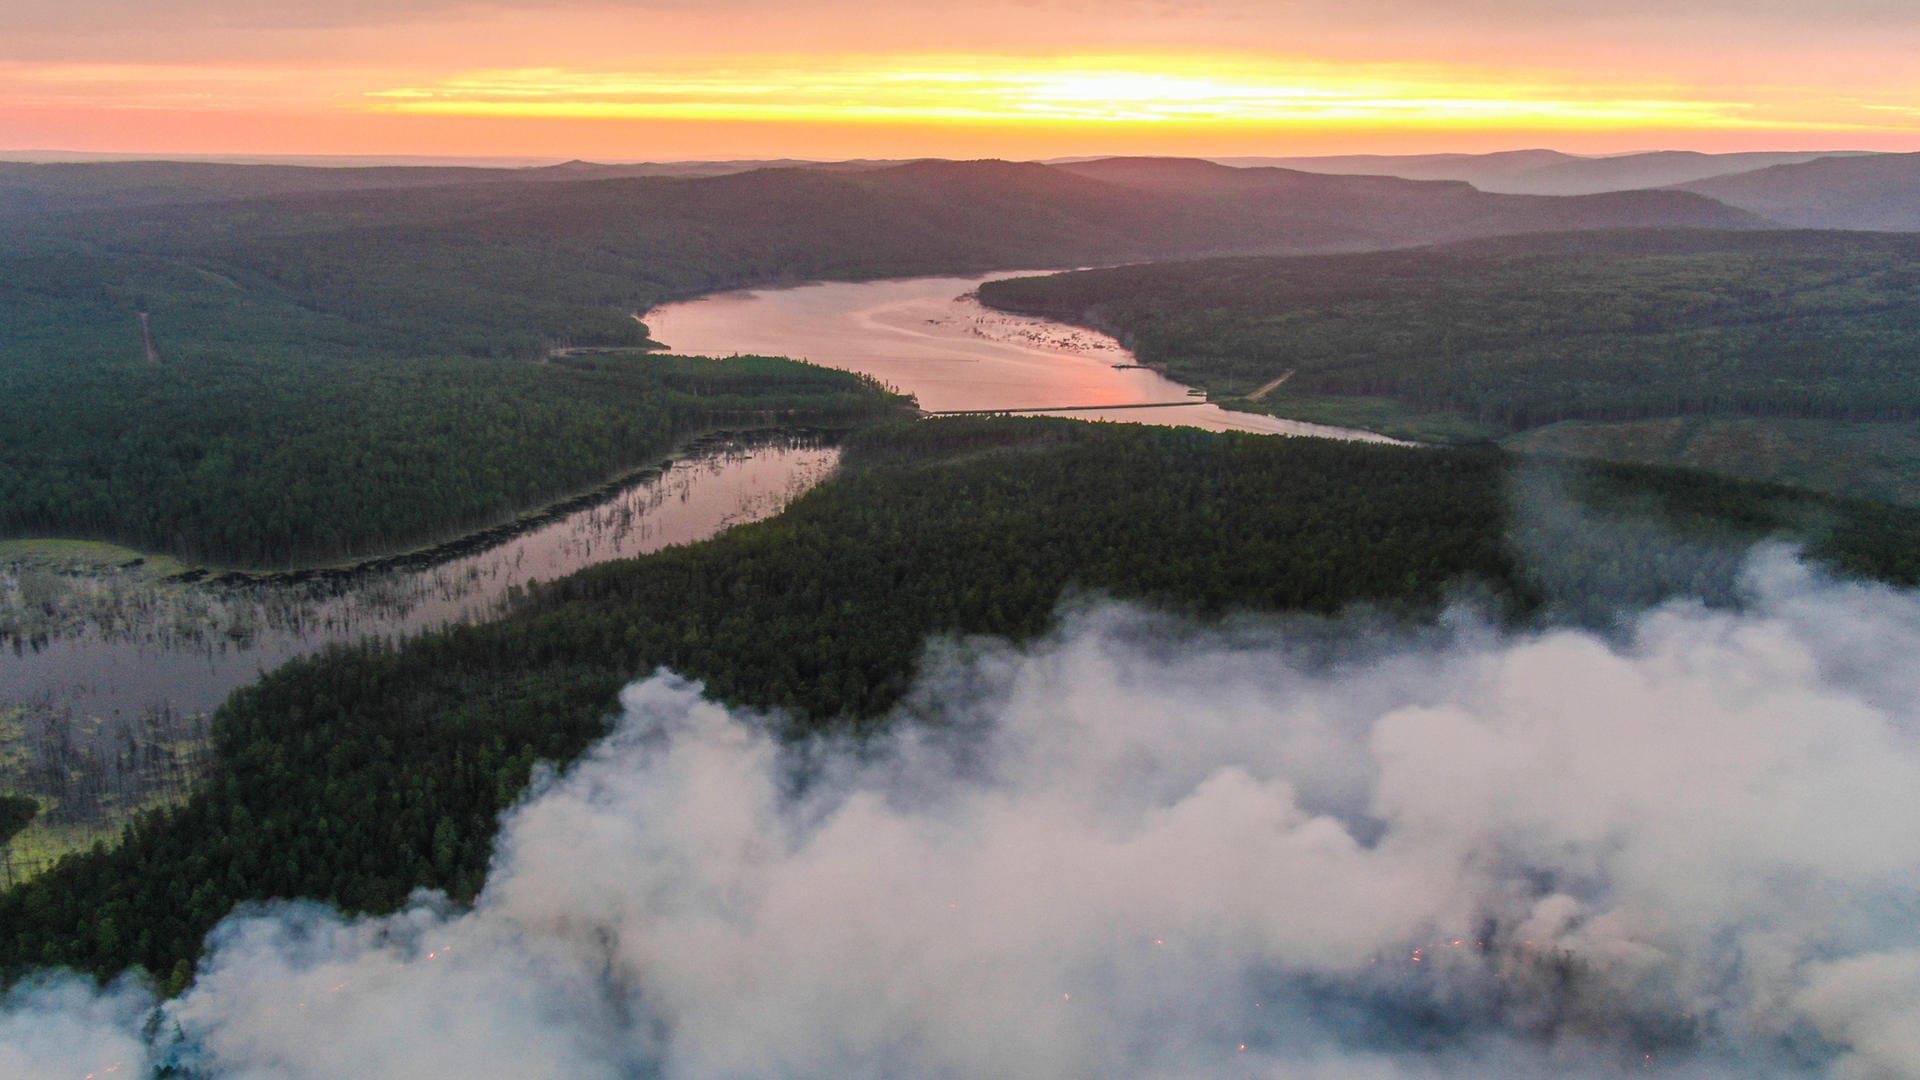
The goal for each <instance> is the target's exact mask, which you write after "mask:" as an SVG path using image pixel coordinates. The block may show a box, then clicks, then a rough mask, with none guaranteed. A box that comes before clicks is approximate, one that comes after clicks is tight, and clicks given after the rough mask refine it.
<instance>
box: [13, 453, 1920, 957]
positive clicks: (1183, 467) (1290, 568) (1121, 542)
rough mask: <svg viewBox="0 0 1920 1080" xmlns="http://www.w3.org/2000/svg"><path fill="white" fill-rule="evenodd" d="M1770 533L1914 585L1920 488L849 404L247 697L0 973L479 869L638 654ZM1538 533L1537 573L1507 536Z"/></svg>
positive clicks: (1735, 542)
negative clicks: (189, 786) (511, 598)
mask: <svg viewBox="0 0 1920 1080" xmlns="http://www.w3.org/2000/svg"><path fill="white" fill-rule="evenodd" d="M1542 469H1545V470H1546V471H1545V472H1544V473H1542V472H1540V471H1539V470H1542ZM1516 493H1517V494H1516ZM1543 499H1544V500H1547V501H1549V502H1554V503H1556V504H1557V505H1558V506H1559V509H1558V510H1556V511H1554V512H1552V513H1544V512H1542V505H1543V501H1542V500H1543ZM1648 522H1653V523H1654V524H1647V523H1648ZM1633 523H1639V524H1633ZM1627 528H1633V529H1640V530H1642V531H1639V532H1626V533H1623V532H1620V531H1618V530H1620V529H1627ZM1781 531H1786V532H1798V533H1801V534H1802V535H1805V536H1806V537H1807V538H1808V539H1809V540H1810V541H1811V542H1812V543H1813V544H1814V549H1813V550H1814V551H1815V552H1816V554H1817V555H1818V556H1819V557H1821V558H1823V559H1826V560H1827V561H1829V562H1831V563H1833V564H1835V565H1837V566H1840V567H1842V568H1845V569H1848V570H1850V571H1853V572H1859V573H1867V574H1872V575H1875V576H1881V577H1887V578H1890V579H1894V580H1901V581H1907V582H1912V581H1915V580H1916V579H1920V514H1917V513H1914V512H1908V511H1901V510H1895V509H1890V508H1886V507H1880V506H1873V505H1865V504H1856V503H1847V502H1843V501H1839V500H1833V499H1826V498H1821V497H1816V496H1810V495H1807V494H1804V493H1800V492H1796V491H1792V490H1789V489H1785V488H1770V487H1759V486H1754V485H1745V484H1736V483H1732V482H1729V481H1724V480H1717V479H1714V478H1711V477H1704V476H1701V475H1699V474H1696V473H1688V472H1681V471H1673V470H1657V469H1654V470H1650V469H1644V468H1628V467H1606V468H1585V469H1581V468H1574V467H1565V468H1556V467H1554V466H1552V465H1551V464H1550V463H1548V464H1542V463H1538V462H1535V463H1532V464H1527V465H1524V466H1522V467H1519V468H1518V471H1516V459H1513V458H1511V457H1509V456H1507V455H1505V454H1503V453H1501V452H1499V451H1496V450H1490V449H1484V450H1468V451H1437V450H1424V449H1405V448H1397V447H1388V446H1372V445H1362V444H1351V443H1337V442H1325V441H1318V440H1307V439H1274V438H1264V437H1252V436H1232V435H1213V434H1207V433H1202V432H1197V431H1190V430H1178V429H1159V428H1147V427H1135V426H1131V425H1086V424H1078V423H1073V422H1068V421H1048V420H1025V421H1022V420H982V419H956V420H947V421H928V422H923V423H919V424H912V425H902V426H895V427H889V428H883V429H870V430H869V431H867V432H865V433H863V434H861V435H857V436H855V437H854V439H853V441H852V443H851V445H850V446H849V447H848V449H847V452H846V458H845V461H844V464H843V468H842V472H841V475H839V476H838V477H836V478H835V479H833V480H831V481H829V482H828V483H826V484H825V485H823V486H821V487H820V488H817V489H815V490H814V491H813V492H812V493H810V494H808V495H807V496H805V497H803V498H802V499H800V500H799V501H797V502H796V503H795V504H794V505H793V506H792V507H791V508H790V509H789V510H788V511H787V512H786V513H784V514H782V515H781V516H779V517H777V518H774V519H771V520H768V521H765V522H761V523H759V524H756V525H751V526H745V527H741V528H738V529H735V530H732V531H730V532H728V533H725V534H723V535H721V536H720V537H718V538H716V539H714V540H711V541H708V542H705V543H702V544H698V545H693V546H689V547H682V548H674V549H668V550H665V551H661V552H659V553H656V554H653V555H649V556H646V557H644V558H640V559H635V560H629V561H623V562H614V563H606V564H602V565H599V566H596V567H593V568H591V569H589V570H587V571H584V572H581V573H579V574H576V575H574V576H572V577H569V578H566V579H564V580H561V581H558V582H554V583H551V584H549V585H546V586H543V587H541V588H539V589H536V590H535V591H533V592H532V594H531V595H529V596H526V597H525V598H524V599H523V600H522V601H521V602H520V603H518V604H517V605H516V607H515V608H514V610H513V611H512V612H511V613H509V614H508V615H507V616H506V617H504V618H502V619H500V620H498V621H495V622H492V623H488V624H484V625H477V626H462V627H457V628H452V629H448V630H445V631H442V632H437V633H433V634H429V635H426V636H424V637H422V638H418V639H415V640H413V641H410V642H407V643H406V644H404V645H399V646H394V645H391V644H386V643H381V642H369V643H366V644H363V645H360V646H357V647H353V648H343V649H337V650H335V651H333V652H331V653H328V654H325V655H322V656H319V657H316V658H313V659H310V660H306V661H300V662H296V663H293V664H291V665H289V666H287V667H285V668H283V669H281V670H279V671H276V672H274V673H272V674H270V675H268V676H267V677H266V678H265V679H263V680H262V681H261V682H260V683H258V684H256V685H254V686H251V687H248V688H246V689H244V690H241V691H239V692H238V693H236V694H235V695H234V696H233V697H232V698H231V699H230V700H229V701H228V703H227V704H226V705H225V706H223V707H222V709H221V710H220V711H219V712H218V714H217V715H216V717H215V721H214V739H215V743H216V748H217V753H218V764H217V765H216V766H215V768H214V770H213V772H212V774H211V775H210V776H209V778H208V779H207V780H206V782H205V784H204V785H203V787H202V788H201V790H200V791H199V792H198V793H197V794H195V795H194V796H193V797H192V798H191V799H189V800H188V801H187V802H186V803H185V804H184V805H183V806H181V807H179V808H178V809H174V810H169V811H163V812H157V813H154V814H151V815H149V816H147V817H146V818H144V819H143V820H141V821H140V822H138V823H137V824H136V825H134V826H132V827H130V828H129V830H128V833H127V835H126V838H125V840H124V842H123V843H121V844H120V845H119V846H117V847H115V848H112V849H111V850H108V849H104V848H103V849H98V850H96V851H94V852H92V853H90V854H85V855H80V856H75V857H72V858H70V859H69V860H68V861H66V862H65V863H63V864H61V865H60V866H58V867H56V868H54V869H53V870H51V871H49V872H48V873H46V874H44V875H42V876H40V877H38V878H36V879H34V880H33V881H31V882H29V883H27V884H25V885H23V886H21V887H19V888H16V889H14V890H11V891H9V892H7V893H6V894H4V895H0V971H8V972H17V971H19V970H21V969H23V968H25V967H29V966H33V965H42V964H70V965H74V966H77V967H79V968H82V969H84V970H90V971H93V972H96V973H100V974H106V973H109V972H113V971H117V970H120V969H122V968H124V967H126V966H128V965H135V964H137V965H141V966H144V967H145V968H147V969H149V970H151V971H153V972H155V973H157V974H158V975H159V977H160V978H161V979H162V981H163V982H165V983H166V984H167V985H168V986H169V987H171V988H173V989H178V988H179V987H180V986H182V985H184V983H185V981H186V980H187V979H188V978H189V977H190V974H191V961H192V958H193V957H194V956H196V955H197V953H198V950H199V943H200V939H201V936H202V935H203V934H204V933H205V932H206V931H207V930H208V928H210V927H211V926H212V925H213V924H214V922H215V921H217V920H218V919H219V918H221V917H222V916H224V915H225V914H226V913H227V912H228V911H229V910H230V909H231V908H232V907H233V905H234V904H235V903H238V902H242V901H246V900H253V899H265V898H270V897H290V896H304V897H313V898H317V899H321V900H325V901H329V902H332V903H335V904H339V905H341V906H343V907H344V908H347V909H349V910H356V911H378V910H383V909H388V908H391V907H393V906H394V905H396V904H397V903H399V902H400V901H401V900H402V899H403V898H404V897H405V896H406V895H407V894H408V892H409V891H410V890H412V889H413V888H415V887H416V886H432V887H438V888H443V889H447V890H449V891H450V892H451V893H453V894H454V895H455V896H457V897H471V896H472V895H473V894H474V892H475V890H476V889H477V888H478V887H479V885H480V884H481V882H482V879H483V875H484V873H485V869H486V866H487V859H488V855H489V843H490V841H491V839H492V837H493V833H494V828H495V823H496V820H497V816H498V814H499V813H500V811H501V810H502V809H503V808H504V807H505V806H507V805H509V804H510V803H511V802H512V801H513V799H514V798H515V797H516V796H517V795H518V793H519V792H520V791H521V789H522V788H523V786H524V785H525V783H526V781H527V778H528V775H529V770H530V769H531V767H532V764H533V763H534V762H535V761H537V760H542V759H544V760H555V761H566V760H569V759H571V758H572V757H574V756H575V755H577V754H578V753H579V752H580V751H581V750H582V749H583V748H584V747H585V746H587V745H588V744H589V743H590V742H591V741H592V740H593V739H595V738H596V737H597V736H599V735H600V734H601V733H602V732H603V731H604V730H605V723H606V717H607V715H608V713H609V711H610V710H611V708H612V707H613V701H614V694H615V691H616V690H617V689H618V688H619V687H620V686H621V685H622V684H623V683H625V682H628V681H630V680H632V679H634V678H636V677H639V676H642V675H644V674H646V673H647V672H649V671H651V670H653V669H654V668H655V667H656V666H659V665H668V666H671V667H672V668H674V669H676V670H679V671H681V672H684V673H686V674H689V675H692V676H694V677H697V678H701V679H704V680H706V683H707V686H708V688H709V691H710V692H711V693H713V694H715V695H716V696H718V697H720V698H722V699H725V700H727V701H729V702H734V703H740V704H747V705H754V706H764V707H777V708H780V709H783V710H786V712H787V715H788V716H789V717H790V718H791V719H790V722H791V724H792V726H793V729H794V730H795V731H796V732H798V731H808V730H818V729H820V728H822V727H837V726H847V725H851V726H852V727H854V728H856V729H858V728H860V727H862V726H863V725H864V724H866V723H867V722H870V721H872V720H874V719H876V718H878V717H879V716H880V715H881V714H882V713H883V712H884V711H885V710H886V709H887V708H888V707H889V706H892V705H894V704H895V703H896V702H898V701H899V700H900V698H901V695H902V694H903V692H904V691H905V690H906V689H907V687H908V686H909V684H910V682H911V679H912V675H913V669H914V664H915V662H916V659H917V658H918V656H919V655H920V651H921V649H922V647H923V644H924V642H925V640H926V639H927V637H928V636H929V635H938V634H963V633H989V634H997V635H1005V636H1008V637H1011V638H1014V639H1024V638H1029V637H1031V636H1032V635H1034V634H1036V633H1039V632H1041V631H1043V630H1044V629H1045V628H1046V627H1047V626H1048V625H1049V623H1050V621H1051V619H1052V617H1053V614H1054V612H1055V610H1056V606H1057V605H1058V604H1059V602H1060V601H1061V599H1062V597H1063V596H1073V595H1090V594H1091V595H1099V594H1105V595H1114V596H1121V597H1130V598H1139V599H1143V600H1147V601H1151V602H1153V603H1155V604H1158V605H1162V606H1164V607H1166V608H1169V609H1172V610H1175V611H1182V612H1187V613H1190V614H1193V615H1196V616H1199V617H1213V616H1218V615H1222V614H1226V613H1230V612H1238V611H1277V612H1286V611H1292V612H1314V613H1331V612H1336V611H1340V610H1343V609H1346V608H1348V607H1349V606H1351V605H1356V604H1358V605H1370V606H1373V607H1375V608H1378V609H1382V610H1384V611H1385V612H1388V613H1397V614H1399V615H1404V616H1408V617H1419V616H1422V615H1425V614H1429V613H1431V612H1432V611H1433V610H1434V608H1435V607H1436V606H1437V605H1439V604H1441V603H1443V602H1445V601H1447V600H1448V599H1449V598H1458V597H1467V598H1469V599H1471V600H1472V601H1473V602H1476V603H1479V604H1481V605H1483V606H1485V607H1486V608H1487V609H1488V610H1489V611H1491V612H1493V613H1495V614H1496V615H1497V616H1498V617H1501V618H1505V619H1510V620H1517V621H1526V620H1541V619H1554V618H1560V617H1563V616H1566V615H1571V616H1573V617H1581V616H1582V615H1583V613H1582V612H1580V611H1579V610H1577V609H1576V608H1570V607H1567V606H1565V603H1566V601H1568V600H1569V599H1570V598H1571V599H1574V600H1577V599H1578V598H1579V597H1583V596H1589V595H1596V594H1598V593H1599V592H1600V591H1602V590H1603V588H1605V589H1612V590H1613V591H1614V592H1615V593H1617V594H1622V595H1628V594H1634V592H1633V590H1635V589H1637V590H1638V593H1637V594H1634V595H1638V596H1639V597H1640V598H1642V599H1657V598H1658V597H1659V596H1661V595H1664V594H1667V593H1670V592H1672V591H1675V590H1686V591H1690V592H1704V593H1707V594H1712V593H1713V592H1714V591H1715V590H1716V589H1718V588H1721V587H1723V586H1724V584H1725V583H1724V582H1716V581H1712V580H1708V578H1709V577H1712V576H1713V575H1716V574H1722V573H1725V572H1727V570H1728V567H1730V566H1732V565H1733V564H1734V563H1735V562H1737V558H1738V553H1739V552H1740V551H1741V550H1742V549H1743V547H1744V545H1745V544H1747V543H1748V542H1750V541H1751V540H1752V539H1753V538H1754V537H1756V536H1761V535H1768V534H1772V533H1775V532H1781ZM1543 533H1544V535H1542V534H1543ZM1623 536H1626V537H1628V538H1629V539H1630V540H1631V542H1622V537H1623ZM1536 542H1543V543H1545V544H1546V545H1547V546H1549V547H1551V548H1552V549H1553V550H1554V552H1555V558H1554V564H1555V568H1554V570H1553V572H1552V573H1545V574H1543V573H1541V572H1540V568H1538V567H1536V566H1532V565H1530V564H1529V561H1528V559H1527V558H1526V555H1525V552H1526V550H1527V549H1528V547H1529V545H1530V544H1534V543H1536ZM1661 549H1670V550H1672V551H1674V552H1677V553H1678V554H1677V556H1676V557H1673V558H1664V557H1663V556H1662V554H1661ZM1702 552H1718V553H1719V554H1720V555H1721V556H1723V557H1722V558H1721V559H1719V560H1718V561H1716V560H1714V559H1706V558H1700V557H1699V556H1700V555H1701V553H1702ZM1569 573H1572V574H1573V576H1572V577H1569V576H1568V575H1569ZM1563 586H1566V587H1570V588H1572V589H1574V590H1576V591H1575V593H1572V594H1564V595H1563V593H1562V588H1563ZM1622 586H1624V588H1622Z"/></svg>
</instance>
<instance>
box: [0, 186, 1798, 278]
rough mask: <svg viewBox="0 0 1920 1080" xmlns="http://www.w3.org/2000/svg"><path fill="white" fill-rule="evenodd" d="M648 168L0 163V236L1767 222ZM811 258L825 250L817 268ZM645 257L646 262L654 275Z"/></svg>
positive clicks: (1650, 194)
mask: <svg viewBox="0 0 1920 1080" xmlns="http://www.w3.org/2000/svg"><path fill="white" fill-rule="evenodd" d="M646 168H647V167H644V166H599V165H593V164H591V163H584V162H582V163H567V164H563V165H558V166H550V167H545V168H538V169H519V170H487V169H460V168H397V169H379V168H373V169H312V168H299V167H290V166H225V165H203V164H191V163H189V164H169V163H150V162H149V163H126V164H99V165H24V166H22V165H13V166H7V165H0V216H6V217H12V218H14V219H16V222H19V223H21V224H20V227H21V228H22V229H27V228H28V227H27V226H26V225H25V224H24V222H26V221H33V222H35V225H34V226H33V227H32V228H31V229H29V230H28V231H52V232H60V233H78V234H81V235H93V236H97V237H101V238H103V239H104V238H106V237H111V238H112V243H113V244H114V245H115V246H116V247H135V248H153V249H157V250H180V249H182V248H189V249H190V248H199V247H203V246H205V245H206V244H207V242H208V238H209V237H217V238H218V244H219V246H220V247H222V248H228V247H231V246H233V245H235V244H246V243H248V242H250V241H249V238H253V239H255V240H265V239H269V238H272V237H278V236H284V235H288V234H291V233H299V234H301V235H314V234H315V233H316V232H319V233H327V232H335V231H338V230H342V229H354V230H375V231H377V232H378V231H391V230H396V229H409V230H412V229H419V228H423V227H424V228H429V229H433V230H440V231H443V230H448V229H459V230H462V231H464V232H465V233H467V234H468V242H471V238H472V237H474V236H484V237H492V238H495V239H497V240H499V241H507V240H509V239H510V238H513V237H526V238H530V239H534V238H537V239H540V240H542V242H546V241H550V240H552V239H553V238H555V237H559V236H566V235H581V236H584V235H586V234H593V235H601V236H605V237H619V236H621V235H623V234H628V233H635V231H636V230H637V231H638V233H640V234H646V235H654V236H659V237H661V239H662V240H663V241H664V240H665V238H666V233H668V232H672V231H673V230H674V229H676V228H683V229H691V230H693V231H694V232H696V233H698V234H700V235H702V236H705V237H708V238H709V239H710V240H711V241H712V242H715V243H720V244H722V245H726V244H731V243H734V242H736V241H735V240H731V239H727V238H729V237H736V236H737V237H738V238H739V239H738V242H740V243H748V242H750V241H748V240H747V239H746V235H747V234H749V233H752V232H755V231H764V232H766V233H767V234H768V235H769V236H770V237H772V238H773V239H772V241H771V242H772V246H771V247H766V250H767V251H769V252H772V251H783V252H786V253H787V255H788V256H789V257H791V259H792V260H793V262H792V266H793V267H794V268H795V272H799V273H808V274H815V273H819V272H821V271H820V270H819V269H816V265H817V264H819V263H821V262H823V261H825V262H830V263H837V262H843V261H844V260H843V258H842V257H841V256H840V255H838V254H825V255H823V254H822V253H823V252H825V253H838V252H841V251H842V250H843V249H844V248H845V247H849V246H852V245H854V244H856V243H858V244H859V245H860V246H862V247H865V248H869V249H874V250H879V251H894V250H895V249H896V248H897V249H898V250H897V252H896V254H897V255H898V257H899V261H900V262H901V263H902V264H903V266H904V265H905V264H911V265H912V267H913V268H927V269H928V272H942V271H943V270H944V269H946V268H953V269H960V268H967V269H996V268H1002V267H1019V266H1040V265H1065V264H1069V263H1076V262H1087V261H1118V260H1126V259H1135V258H1152V257H1166V256H1172V255H1195V254H1222V253H1278V252H1302V251H1325V250H1355V249H1365V248H1379V247H1394V246H1404V245H1408V244H1419V243H1435V242H1441V241H1447V240H1462V239H1470V238H1472V237H1476V236H1496V235H1507V234H1512V233H1518V232H1533V231H1540V230H1565V229H1579V228H1618V227H1644V226H1694V227H1708V228H1742V227H1750V226H1755V225H1758V224H1761V222H1760V221H1759V219H1757V218H1754V217H1753V216H1752V215H1750V214H1747V213H1745V212H1743V211H1740V210H1736V209H1732V208H1730V207H1727V206H1724V205H1722V204H1720V203H1717V202H1715V201H1713V200H1712V199H1710V198H1707V197H1705V196H1702V195H1698V194H1694V193H1688V192H1678V191H1661V192H1654V191H1640V192H1624V193H1615V194H1609V195H1603V196H1586V197H1577V198H1567V199H1555V198H1544V197H1537V196H1517V195H1504V194H1492V193H1487V192H1482V191H1477V190H1475V189H1474V188H1473V187H1471V186H1470V185H1468V184H1465V183H1461V182H1458V181H1420V180H1403V179H1396V178H1392V177H1380V176H1332V175H1322V174H1315V173H1306V172H1299V171H1293V170H1285V169H1274V168H1252V169H1238V168H1230V167H1228V166H1224V165H1219V164H1215V163H1212V162H1207V161H1202V160H1198V159H1192V158H1107V159H1101V160H1096V161H1088V162H1079V163H1073V164H1061V165H1043V164H1039V163H1034V162H1007V161H991V160H989V161H966V162H960V161H944V160H926V161H916V162H907V163H903V164H884V163H878V162H850V163H841V164H839V165H837V166H831V167H820V166H816V165H812V164H807V165H801V166H786V167H779V168H767V169H755V170H749V171H733V172H727V173H724V174H721V175H715V176H660V175H646V174H644V171H645V169H646ZM34 170H42V171H38V172H36V171H34ZM44 170H55V171H54V172H46V171H44ZM636 171H639V172H640V173H641V175H633V173H635V172H636ZM676 222H677V223H678V225H675V224H674V223H676ZM855 233H857V234H858V235H857V237H856V236H855V235H853V234H855ZM808 240H812V241H818V242H819V244H820V245H822V246H820V247H819V248H818V250H809V249H808V248H807V247H806V246H805V242H806V241H808ZM650 243H651V242H649V244H648V245H642V247H641V248H640V249H636V250H635V251H634V256H635V257H636V258H644V257H645V255H644V251H645V249H646V247H647V246H650ZM764 246H765V244H764V242H763V247H764ZM864 259H865V257H864V256H863V260H864ZM1036 260H1037V261H1036ZM754 261H755V262H761V263H763V262H764V261H765V260H764V259H756V260H754Z"/></svg>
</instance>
